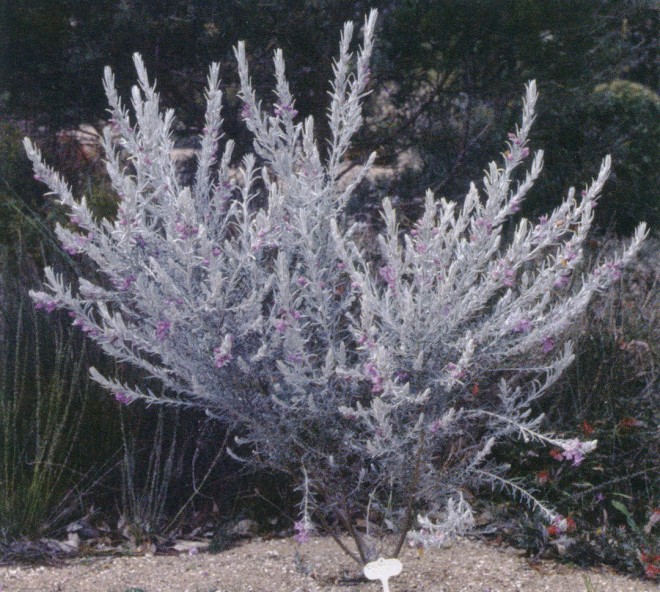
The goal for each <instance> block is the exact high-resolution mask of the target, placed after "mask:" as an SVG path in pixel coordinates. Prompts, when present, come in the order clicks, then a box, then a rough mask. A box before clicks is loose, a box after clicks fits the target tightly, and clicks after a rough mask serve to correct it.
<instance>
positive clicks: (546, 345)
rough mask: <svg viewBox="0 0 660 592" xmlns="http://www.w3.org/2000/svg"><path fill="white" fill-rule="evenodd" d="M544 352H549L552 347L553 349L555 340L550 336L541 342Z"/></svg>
mask: <svg viewBox="0 0 660 592" xmlns="http://www.w3.org/2000/svg"><path fill="white" fill-rule="evenodd" d="M541 348H542V349H543V353H544V354H549V353H550V352H551V351H552V350H553V349H555V340H554V339H553V338H552V337H546V338H545V339H544V340H543V343H542V344H541Z"/></svg>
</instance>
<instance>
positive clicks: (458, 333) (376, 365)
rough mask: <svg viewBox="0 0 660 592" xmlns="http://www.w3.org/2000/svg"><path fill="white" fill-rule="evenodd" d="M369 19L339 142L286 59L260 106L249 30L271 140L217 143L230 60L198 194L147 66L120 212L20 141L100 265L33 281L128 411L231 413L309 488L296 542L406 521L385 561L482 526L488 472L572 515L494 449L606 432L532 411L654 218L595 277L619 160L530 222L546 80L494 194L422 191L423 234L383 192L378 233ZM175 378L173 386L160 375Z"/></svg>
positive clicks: (75, 244)
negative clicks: (360, 139) (89, 200)
mask: <svg viewBox="0 0 660 592" xmlns="http://www.w3.org/2000/svg"><path fill="white" fill-rule="evenodd" d="M375 21H376V14H375V12H372V13H371V14H370V15H369V16H368V18H367V19H366V20H365V24H364V28H363V41H362V45H361V47H360V48H359V49H358V50H357V51H355V52H352V51H351V49H350V45H351V38H352V34H353V25H352V24H350V23H348V24H346V25H345V27H344V30H343V33H342V36H341V42H340V53H339V57H338V59H337V60H336V61H335V62H334V66H333V70H334V80H333V82H332V85H331V91H330V107H329V110H328V119H329V128H330V137H329V138H328V139H327V150H324V151H323V153H324V154H325V156H323V157H322V156H321V150H320V149H319V148H318V146H317V141H316V138H315V135H314V121H312V119H311V118H307V119H305V120H304V121H301V120H300V119H299V118H298V117H297V112H296V110H295V104H294V99H293V97H292V96H291V93H290V91H289V87H288V84H287V82H286V78H285V71H284V62H283V59H282V53H281V52H280V51H277V52H276V53H275V60H274V61H275V72H276V86H275V104H274V105H273V107H272V108H265V107H263V106H262V104H261V102H260V101H259V99H258V98H257V97H256V95H255V92H254V90H253V88H252V86H251V82H250V78H249V74H248V65H247V59H246V53H245V47H244V45H243V44H239V45H238V47H237V49H236V57H237V61H238V70H239V75H240V98H241V99H242V100H243V103H244V107H243V118H244V121H245V124H246V125H247V127H248V129H249V130H250V131H251V132H252V134H253V135H254V155H252V154H251V155H248V156H246V157H245V158H243V159H242V161H241V163H240V166H239V167H238V168H239V170H238V171H237V170H235V169H233V168H232V164H233V163H232V148H233V144H232V142H231V141H227V142H226V143H225V144H224V149H223V150H222V151H221V152H220V149H219V145H220V140H221V131H220V130H221V124H222V119H221V99H222V93H221V90H220V81H219V79H218V71H219V68H218V66H217V65H213V66H211V69H210V74H209V77H208V89H207V110H206V120H205V127H204V131H203V134H202V136H201V138H200V143H201V148H200V151H199V156H198V168H197V173H196V176H195V179H194V182H193V183H192V185H191V186H183V185H182V184H181V183H180V181H179V180H178V179H177V174H176V169H175V163H174V162H173V160H172V158H171V156H170V152H171V149H172V147H173V141H172V138H171V128H172V122H173V120H174V114H173V112H172V111H166V112H164V113H163V112H161V110H160V108H159V99H158V94H157V93H156V91H155V88H154V86H153V85H152V84H151V83H150V82H149V80H148V78H147V73H146V70H145V67H144V64H143V62H142V60H141V59H140V57H139V56H138V55H136V56H135V66H136V69H137V74H138V85H137V86H136V87H134V88H133V92H132V107H133V115H132V116H131V115H129V112H128V110H127V109H126V108H125V107H124V106H123V105H122V103H121V101H120V99H119V97H118V95H117V92H116V90H115V84H114V79H113V75H112V73H111V71H110V70H109V69H106V71H105V80H104V82H105V90H106V93H107V96H108V100H109V102H110V112H111V119H110V126H109V127H108V128H107V129H106V131H105V134H104V138H103V145H104V148H105V153H106V159H107V171H108V174H109V176H110V179H111V181H112V184H113V186H114V189H115V190H116V192H117V196H118V200H119V209H118V214H117V217H116V220H114V221H108V220H96V219H94V216H93V215H92V213H91V212H90V210H89V209H88V207H87V205H86V203H85V199H84V198H82V199H81V200H79V201H78V200H76V199H74V197H73V196H72V194H71V191H70V189H69V188H68V186H67V185H66V183H65V182H64V181H63V180H62V179H61V178H60V177H59V176H58V174H57V173H56V172H54V171H53V170H51V169H50V168H49V167H47V166H46V165H45V164H44V163H43V161H42V158H41V156H40V153H39V151H38V150H37V149H36V148H35V147H34V145H33V144H32V143H31V142H30V141H29V140H26V141H25V147H26V150H27V153H28V155H29V157H30V158H31V160H32V161H33V163H34V170H35V174H36V176H37V178H39V179H42V180H43V181H44V182H45V183H46V184H47V185H48V186H49V187H50V189H51V191H52V193H53V194H54V195H56V196H57V199H58V200H59V201H60V202H61V203H62V204H64V205H65V206H67V207H68V209H69V211H70V214H69V215H70V224H69V225H67V226H66V227H65V226H59V227H58V228H57V233H58V236H59V238H60V240H61V241H62V243H63V245H64V247H65V248H66V249H67V250H68V251H70V252H73V253H80V254H84V255H85V256H87V257H89V258H90V259H91V260H92V261H93V262H94V263H95V264H96V267H97V268H98V270H99V271H100V272H101V274H102V280H101V281H97V282H91V281H88V280H87V279H85V278H80V279H79V281H78V284H77V286H75V287H72V286H70V285H67V284H66V283H65V282H64V281H63V279H62V278H61V277H59V276H58V275H57V274H55V273H54V272H53V270H52V269H50V268H46V270H45V276H46V282H45V283H46V286H45V291H41V292H35V293H33V294H32V296H33V298H34V300H35V302H36V303H37V306H40V307H44V308H47V309H53V308H60V309H66V310H68V311H69V314H70V315H71V316H72V317H73V323H74V324H75V325H78V326H80V327H81V329H82V330H83V331H85V332H86V333H87V334H88V335H89V337H90V338H91V339H93V340H94V341H96V342H97V343H98V344H100V345H101V347H102V348H103V349H104V350H105V351H106V352H107V353H108V354H110V355H111V356H113V357H115V358H117V359H119V360H121V361H125V362H129V363H130V364H133V365H134V366H135V367H137V368H139V369H141V370H142V371H144V373H145V376H146V377H147V378H146V379H145V381H144V383H143V384H140V385H137V384H131V385H129V384H123V383H121V382H119V381H117V380H116V379H114V378H113V377H109V376H102V375H101V374H100V373H99V372H97V371H96V370H94V369H92V370H91V372H92V376H93V377H94V379H95V380H97V381H98V382H99V383H101V384H102V385H104V386H106V387H107V388H108V389H109V390H110V391H111V392H113V393H114V395H115V397H116V398H117V399H118V400H120V401H121V402H123V403H130V402H131V401H134V400H137V399H142V400H144V401H145V402H146V403H161V404H175V405H181V406H189V407H201V408H202V409H205V410H206V412H207V413H208V414H209V415H210V416H213V417H216V418H218V419H219V420H220V421H222V422H224V423H225V424H226V425H227V426H228V427H229V428H230V429H233V430H235V433H236V435H237V438H236V442H237V445H236V447H235V448H234V453H235V454H237V455H240V456H242V457H243V458H244V459H245V460H246V462H248V463H252V464H253V465H259V466H264V467H269V468H275V469H277V470H280V471H284V472H286V473H289V474H291V475H294V476H296V477H297V478H298V479H299V481H300V483H301V491H302V497H303V503H302V505H301V509H302V512H301V519H300V521H299V522H298V523H297V524H296V529H297V531H298V537H299V539H300V540H303V539H304V538H305V537H306V536H307V534H308V532H309V530H310V529H311V528H312V520H313V521H314V523H316V524H318V525H320V526H322V527H323V528H324V529H325V530H328V531H330V532H331V533H332V534H334V535H337V534H338V532H339V531H340V529H342V530H345V531H348V532H349V533H350V534H351V535H352V536H353V538H354V539H355V542H356V550H355V551H353V550H351V549H349V548H348V547H345V550H346V551H347V552H349V553H350V554H351V555H352V556H353V557H354V558H356V559H357V560H358V561H360V562H365V561H368V560H370V559H372V558H373V557H375V556H376V554H377V553H378V552H381V553H385V551H383V550H382V549H379V547H378V546H379V540H380V539H381V536H380V535H382V534H384V533H387V532H389V531H394V532H396V533H398V535H399V536H398V537H396V542H395V549H393V550H390V551H387V552H386V553H387V554H392V553H394V554H396V553H398V551H399V550H400V548H401V546H402V545H403V543H404V541H405V537H406V535H407V534H409V533H411V532H412V531H413V529H414V527H415V520H414V519H415V516H416V514H417V513H418V512H420V511H423V512H424V513H425V515H420V516H418V517H417V518H418V522H417V527H418V530H417V531H415V532H412V534H409V536H410V541H411V542H412V543H416V542H422V543H429V542H432V543H438V544H442V543H444V542H445V541H446V540H447V539H448V538H449V537H451V536H452V535H453V534H455V533H457V532H461V531H462V530H464V529H465V528H466V527H468V526H470V524H471V523H472V515H471V510H470V507H469V504H468V501H469V500H466V499H465V497H464V495H463V493H462V492H468V491H469V492H472V493H477V492H478V491H479V487H482V486H484V485H486V486H491V487H502V488H505V489H508V490H510V491H511V493H513V494H514V495H515V496H517V497H520V498H522V499H523V500H524V501H526V502H528V503H530V504H532V505H533V506H535V507H536V508H537V509H538V510H540V511H541V512H543V513H544V514H545V515H546V516H547V517H548V519H550V520H555V522H556V523H557V524H559V525H561V517H558V516H557V515H556V514H555V513H554V512H553V511H552V510H551V509H550V508H547V507H545V505H543V504H542V503H541V502H540V501H539V500H537V499H536V498H535V496H534V495H533V492H530V491H525V490H523V489H521V488H520V487H519V486H518V484H517V483H516V482H515V481H514V480H511V479H508V478H507V477H506V468H507V467H505V466H501V465H498V464H497V463H496V462H494V461H493V460H492V458H491V455H490V452H491V449H492V447H493V446H494V444H495V443H500V442H506V441H507V440H508V441H510V440H511V439H512V438H522V439H523V440H524V441H527V442H530V445H531V444H532V443H533V442H536V443H537V444H550V445H553V446H557V447H559V448H560V449H561V450H563V453H562V454H563V456H564V458H565V459H566V460H567V461H569V462H570V461H572V462H573V464H579V462H580V461H581V460H582V457H583V455H584V454H585V453H586V452H588V451H589V450H591V449H593V447H594V446H595V442H587V443H582V442H579V441H577V440H568V441H567V440H562V439H559V438H557V437H554V436H553V435H551V434H545V433H543V432H542V431H541V429H540V424H541V419H542V418H541V417H537V416H535V415H534V414H532V412H531V409H532V405H533V403H534V402H535V401H536V400H537V399H538V398H539V397H541V396H543V394H544V392H545V391H546V390H547V389H548V387H549V386H550V385H551V384H553V383H554V382H555V381H556V380H557V378H558V377H559V376H560V375H561V373H562V372H563V371H564V370H565V369H566V367H567V366H568V365H569V364H570V363H571V361H572V359H573V353H572V351H571V347H570V344H569V343H568V342H567V341H566V339H565V336H566V335H567V334H568V332H569V331H570V329H571V327H572V326H573V325H574V323H575V321H576V320H577V319H578V318H579V317H580V315H582V313H583V312H584V310H585V307H586V306H587V303H588V302H589V299H590V298H591V296H592V295H593V294H594V293H595V292H597V291H599V290H603V289H605V288H606V287H607V286H608V284H609V283H610V282H611V281H612V280H613V279H615V278H616V277H618V275H619V273H620V270H621V268H622V267H623V266H624V265H625V264H626V263H627V262H628V261H629V260H630V259H631V258H632V257H633V256H634V255H635V253H636V251H637V250H638V248H639V246H640V243H641V242H642V240H643V238H644V235H645V228H644V227H643V226H642V227H640V228H639V229H638V231H637V233H636V234H635V237H634V238H633V240H632V243H631V245H630V246H629V247H628V249H626V250H625V252H623V253H622V254H621V255H619V256H618V257H616V258H615V259H612V260H610V261H607V262H605V263H603V264H601V265H599V266H598V267H596V268H595V269H592V270H591V271H586V270H585V269H583V268H582V261H583V257H582V245H583V243H584V241H585V238H586V236H587V233H588V231H589V227H590V224H591V221H592V217H593V208H594V206H595V203H596V199H597V198H598V196H599V194H600V192H601V189H602V187H603V184H604V183H605V180H606V179H607V176H608V174H609V168H610V161H609V159H605V161H604V162H603V165H602V168H601V170H600V173H599V174H598V177H597V179H596V180H595V181H593V182H592V183H591V184H590V185H588V186H587V187H586V188H585V189H584V190H583V191H581V192H578V195H576V192H575V191H574V190H573V189H571V190H570V191H569V193H568V196H567V198H566V200H565V201H564V202H563V204H562V205H561V206H560V207H558V208H557V209H556V210H555V211H554V212H552V213H551V214H549V215H548V216H544V217H542V218H541V219H540V220H538V221H537V222H531V221H529V220H526V219H520V220H518V221H517V223H515V225H514V223H513V222H512V220H514V221H515V220H516V219H517V217H516V212H517V211H518V209H519V207H520V204H521V203H522V200H523V199H524V197H525V195H526V194H527V193H528V191H529V190H530V189H531V188H532V185H533V183H534V181H535V180H536V178H537V177H538V175H539V174H540V173H541V169H542V157H543V154H542V152H540V151H539V152H537V153H536V154H533V155H531V154H530V153H529V152H530V151H529V148H528V146H527V144H528V134H529V131H530V127H531V125H532V122H533V120H534V106H535V103H536V99H537V93H536V86H535V84H534V83H533V82H532V83H530V84H529V85H528V86H527V92H526V97H525V100H524V106H523V116H522V122H521V124H520V126H518V127H516V129H515V130H513V131H512V132H511V134H510V135H509V141H508V143H507V145H506V152H505V153H504V154H503V155H502V158H501V159H500V161H499V164H498V163H496V162H493V163H491V164H490V165H489V167H488V170H487V171H486V175H485V177H484V179H483V185H482V188H481V189H478V188H477V186H476V185H475V184H473V185H471V186H470V189H469V191H468V193H467V195H466V197H465V199H464V201H463V202H462V204H460V205H459V204H457V203H455V202H448V201H446V200H444V199H441V200H436V198H435V197H434V196H433V195H432V194H431V193H428V194H427V195H426V202H425V209H424V213H423V215H422V216H421V217H420V219H419V220H418V221H417V222H416V223H415V225H414V226H413V227H412V229H410V230H409V231H403V230H402V229H401V228H400V226H399V225H398V222H397V214H396V211H395V210H394V208H393V207H392V204H391V202H390V201H389V200H387V199H386V200H385V201H384V203H383V220H384V230H383V231H382V232H381V233H380V234H379V235H378V237H377V239H369V238H368V237H369V233H368V230H369V229H366V228H365V227H364V226H363V225H360V224H358V223H353V222H352V221H351V220H350V219H349V218H348V217H347V216H346V215H345V214H344V210H345V206H346V203H347V200H348V199H349V198H350V196H351V194H352V192H353V190H354V188H355V186H356V185H357V184H358V183H359V182H360V181H361V180H362V179H363V178H364V176H365V175H366V173H367V171H368V169H369V167H370V165H371V164H372V162H373V160H374V156H373V155H372V156H371V157H370V158H369V160H368V162H367V163H366V164H365V165H364V166H363V167H362V169H361V173H360V174H359V175H358V176H357V177H356V178H355V179H354V180H353V181H352V182H351V183H350V184H349V185H347V186H343V185H342V184H341V183H340V177H341V173H342V170H343V169H342V167H343V166H345V163H344V158H345V155H346V151H347V150H348V148H349V146H350V141H351V138H352V136H353V135H354V134H355V133H356V132H357V131H358V129H359V128H360V126H361V124H362V110H361V104H362V100H363V98H364V96H365V95H366V94H367V92H368V88H369V76H370V70H369V58H370V55H371V52H372V47H373V32H374V26H375ZM526 160H530V161H531V162H530V163H529V165H528V170H527V171H526V172H524V173H519V168H520V167H521V165H522V164H523V162H525V161H526ZM505 228H508V229H509V231H510V232H509V234H508V235H507V237H506V238H505V236H504V232H503V231H504V229H505ZM159 383H160V384H162V385H163V386H164V393H165V394H163V395H162V396H161V395H160V394H158V395H157V394H156V389H153V390H152V386H153V385H156V384H159ZM160 392H161V391H160V390H158V393H160Z"/></svg>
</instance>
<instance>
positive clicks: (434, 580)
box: [0, 537, 660, 592]
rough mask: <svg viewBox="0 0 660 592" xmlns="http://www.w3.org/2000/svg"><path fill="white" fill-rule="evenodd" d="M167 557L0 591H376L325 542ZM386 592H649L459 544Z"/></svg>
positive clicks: (0, 580) (46, 572) (504, 551)
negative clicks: (389, 591)
mask: <svg viewBox="0 0 660 592" xmlns="http://www.w3.org/2000/svg"><path fill="white" fill-rule="evenodd" d="M190 548H192V549H194V550H193V551H192V552H191V551H190V550H187V551H186V550H183V551H182V552H180V553H179V554H177V555H171V556H158V555H157V556H151V555H144V556H120V557H87V558H77V559H71V560H68V561H66V562H65V563H64V565H62V566H57V567H46V566H40V567H24V566H9V567H0V592H128V591H129V590H130V592H138V591H141V592H380V591H381V590H382V586H381V584H380V583H379V582H367V581H363V580H361V579H360V572H359V569H358V567H357V564H356V563H354V562H353V561H352V560H351V559H350V558H348V557H347V556H346V555H344V554H343V552H342V551H341V550H340V549H339V547H338V546H337V545H336V544H335V543H334V541H332V539H330V538H323V537H317V538H313V539H312V540H311V541H310V542H308V543H306V544H305V545H299V544H297V543H296V542H295V541H294V540H293V539H290V538H289V539H270V540H263V539H258V538H257V539H253V540H251V541H248V542H246V543H244V544H242V545H240V546H238V547H235V548H232V549H229V550H227V551H225V552H223V553H219V554H209V553H206V552H204V551H197V547H194V546H192V545H191V547H190ZM401 561H402V562H403V572H402V573H401V575H399V576H397V577H395V578H392V579H391V580H390V589H391V592H544V591H552V592H591V591H593V592H652V591H657V590H659V589H660V587H659V586H658V585H657V584H654V583H652V582H650V581H643V580H635V579H631V578H627V577H624V576H621V575H618V574H615V573H613V572H611V571H609V570H608V569H605V568H601V569H594V570H584V569H578V568H573V567H569V566H565V565H561V564H557V563H553V562H545V561H544V562H537V563H531V562H530V561H529V560H527V559H526V558H525V557H523V556H521V554H520V552H519V551H517V550H515V549H511V548H507V547H497V546H493V545H490V544H486V543H484V542H479V541H473V540H467V539H461V540H458V541H457V542H456V543H455V544H454V545H453V546H452V547H450V548H448V549H440V550H433V551H427V552H425V553H424V554H423V555H420V554H419V553H418V552H417V551H416V550H413V549H405V551H404V553H403V554H402V556H401Z"/></svg>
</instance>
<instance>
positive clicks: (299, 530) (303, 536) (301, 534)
mask: <svg viewBox="0 0 660 592" xmlns="http://www.w3.org/2000/svg"><path fill="white" fill-rule="evenodd" d="M293 529H294V530H295V531H296V534H295V535H294V537H293V538H294V540H295V541H296V543H299V544H301V545H304V544H305V543H308V542H309V538H310V537H309V528H308V527H307V524H306V522H305V521H304V520H298V522H296V523H295V524H294V525H293Z"/></svg>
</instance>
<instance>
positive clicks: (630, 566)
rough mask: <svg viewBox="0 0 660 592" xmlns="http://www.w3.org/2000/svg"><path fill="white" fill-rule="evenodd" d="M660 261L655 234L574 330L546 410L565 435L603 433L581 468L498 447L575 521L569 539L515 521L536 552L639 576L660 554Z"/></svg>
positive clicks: (521, 539) (518, 536)
mask: <svg viewBox="0 0 660 592" xmlns="http://www.w3.org/2000/svg"><path fill="white" fill-rule="evenodd" d="M601 246H602V245H601ZM658 261H659V260H658V242H657V241H651V242H650V244H648V245H646V248H645V253H644V255H643V257H642V258H641V260H640V262H639V263H638V264H637V266H636V268H635V269H634V271H631V272H630V273H628V274H626V275H625V276H624V278H623V280H622V281H621V282H619V284H618V285H617V286H616V289H615V290H613V291H612V293H611V294H609V295H606V296H605V295H604V296H602V297H600V298H599V299H598V300H597V301H596V302H594V304H593V306H592V307H591V312H590V316H589V318H588V319H587V320H586V321H585V323H584V324H583V325H582V327H581V331H580V333H579V334H578V335H576V340H577V343H576V346H577V347H576V352H577V359H576V362H575V364H574V365H573V367H572V368H571V369H570V370H569V371H568V372H567V377H566V378H565V379H563V380H562V381H561V384H559V385H557V387H556V392H555V393H554V394H553V396H552V397H551V400H552V401H553V404H552V406H551V407H546V408H545V409H541V410H543V411H546V413H547V421H548V424H549V425H551V426H553V428H554V429H555V430H556V431H557V433H558V434H560V435H561V436H562V437H566V438H573V437H578V438H581V439H586V440H591V439H597V440H598V447H597V448H596V450H595V451H594V452H592V453H591V454H589V455H588V456H587V457H586V458H585V460H584V462H583V463H582V464H580V466H577V467H575V466H572V464H571V463H568V462H566V461H558V460H556V459H555V458H553V456H552V454H551V451H549V450H547V449H538V450H535V451H534V453H533V454H529V453H528V447H527V445H522V444H521V446H520V447H518V446H513V447H508V448H504V447H503V448H502V449H500V450H499V452H498V454H500V455H501V456H502V457H503V458H505V459H506V460H507V461H508V462H511V463H512V464H513V466H514V467H516V470H517V472H518V474H519V475H521V476H524V479H525V481H526V483H527V484H528V485H531V486H533V487H535V488H536V489H537V491H538V495H539V496H540V497H542V498H543V499H547V500H549V501H550V502H551V503H553V504H554V506H555V507H556V508H557V510H558V512H559V513H560V514H562V515H564V516H570V517H571V518H572V519H573V520H574V521H575V528H574V529H573V530H572V531H571V532H569V533H567V536H568V537H569V538H570V539H571V542H572V544H571V545H562V544H561V540H560V539H559V537H558V536H555V535H553V534H552V533H551V532H548V528H547V525H546V524H540V523H537V524H534V520H533V519H532V517H530V516H527V517H526V518H525V519H524V520H520V519H516V518H513V519H512V522H513V526H512V528H511V529H510V536H511V537H512V538H513V539H514V540H515V541H516V543H517V544H520V545H522V546H524V547H526V548H528V549H529V550H530V551H533V552H535V553H538V552H541V551H543V550H545V551H551V552H552V553H553V554H554V555H555V556H560V557H563V558H565V559H567V560H570V561H573V562H578V563H580V564H583V565H587V564H590V565H593V564H598V563H607V564H610V565H613V566H615V567H616V568H617V569H620V570H622V571H625V572H630V573H635V574H637V575H643V574H644V572H645V570H647V569H649V568H648V564H644V563H643V562H642V561H641V560H640V557H641V554H645V556H647V557H653V556H657V555H658V554H660V549H659V548H658V541H659V540H660V537H659V536H658V534H659V533H660V521H658V523H657V524H655V525H653V524H652V523H651V519H652V516H653V513H654V512H657V510H658V507H659V506H660V481H658V474H660V462H659V459H660V439H659V438H658V431H657V419H658V386H659V385H660V374H659V373H658V364H659V363H660V350H659V344H660V319H659V318H658V317H659V315H660V297H659V295H658V291H657V282H658V275H657V273H658ZM514 513H515V511H512V512H511V515H512V516H513V514H514ZM657 518H658V516H656V518H655V519H656V520H657ZM651 571H652V570H650V571H649V573H650V572H651Z"/></svg>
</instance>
